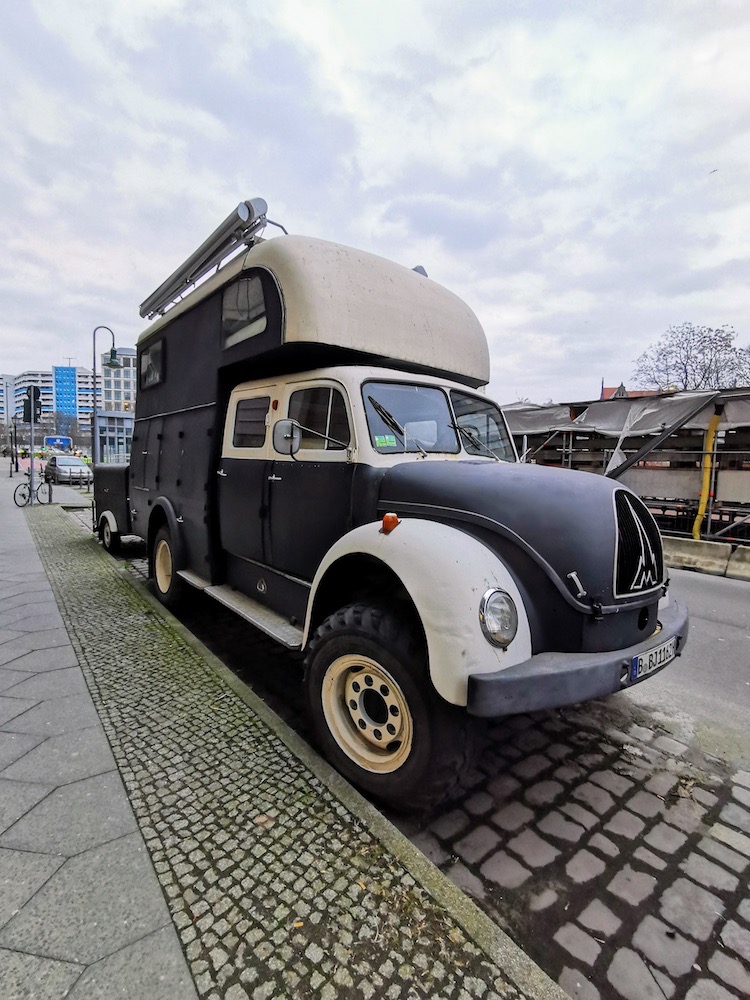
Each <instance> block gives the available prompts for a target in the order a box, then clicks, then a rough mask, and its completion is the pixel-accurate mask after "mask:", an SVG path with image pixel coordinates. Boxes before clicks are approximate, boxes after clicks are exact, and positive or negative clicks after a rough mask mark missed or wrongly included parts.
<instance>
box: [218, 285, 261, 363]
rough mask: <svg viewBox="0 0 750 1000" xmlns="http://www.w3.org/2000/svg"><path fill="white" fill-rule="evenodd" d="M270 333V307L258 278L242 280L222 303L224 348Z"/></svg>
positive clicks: (229, 290)
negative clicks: (267, 322)
mask: <svg viewBox="0 0 750 1000" xmlns="http://www.w3.org/2000/svg"><path fill="white" fill-rule="evenodd" d="M265 329H266V303H265V299H264V298H263V285H262V284H261V280H260V278H259V277H258V275H253V276H251V277H249V278H240V280H239V281H235V282H234V284H233V285H230V286H229V287H228V288H227V289H226V290H225V291H224V296H223V298H222V302H221V333H222V337H223V339H224V347H234V345H235V344H239V343H240V342H241V341H243V340H248V339H249V338H250V337H257V335H258V334H259V333H263V331H264V330H265Z"/></svg>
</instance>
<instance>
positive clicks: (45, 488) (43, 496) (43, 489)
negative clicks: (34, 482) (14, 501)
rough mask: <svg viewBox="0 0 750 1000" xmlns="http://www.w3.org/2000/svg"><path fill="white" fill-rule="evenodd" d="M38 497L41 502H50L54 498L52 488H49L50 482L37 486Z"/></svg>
mask: <svg viewBox="0 0 750 1000" xmlns="http://www.w3.org/2000/svg"><path fill="white" fill-rule="evenodd" d="M36 498H37V500H38V501H39V503H49V502H50V500H51V499H52V490H51V489H50V488H49V483H46V482H44V483H40V484H39V486H38V487H37V491H36Z"/></svg>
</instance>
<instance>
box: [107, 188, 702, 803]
mask: <svg viewBox="0 0 750 1000" xmlns="http://www.w3.org/2000/svg"><path fill="white" fill-rule="evenodd" d="M269 221H270V220H268V219H267V218H266V205H265V202H263V201H262V200H261V199H254V200H253V201H248V202H243V203H241V204H240V205H239V206H238V208H237V209H236V210H235V211H234V212H233V213H232V214H231V215H230V216H229V218H228V219H226V220H225V222H224V223H223V224H222V225H221V226H220V227H219V228H218V229H217V230H216V232H215V233H214V234H212V236H211V237H209V239H208V240H207V241H206V242H205V243H204V244H203V245H202V246H201V247H200V248H199V250H197V251H196V252H195V254H193V255H192V257H191V258H190V259H189V260H188V261H186V262H185V264H184V265H183V266H182V267H181V268H179V269H178V270H177V271H176V272H175V273H174V274H173V275H172V276H171V277H170V278H169V279H167V281H166V282H165V283H164V284H163V285H162V286H161V287H160V288H159V289H157V290H156V292H154V293H153V294H152V295H151V296H150V297H149V299H147V300H146V302H144V304H143V306H142V308H141V315H142V316H148V317H149V318H150V319H154V322H152V324H151V325H150V326H149V327H148V329H146V330H145V332H144V333H143V334H142V335H141V337H140V339H139V341H138V373H139V375H138V377H139V386H138V398H137V406H136V419H135V430H134V434H133V447H132V456H131V462H130V465H129V466H122V465H120V466H114V465H113V466H107V465H100V466H98V467H97V468H96V472H95V524H96V530H97V531H98V533H99V536H100V538H101V539H102V542H103V544H104V546H105V547H106V548H108V549H110V550H111V549H114V548H115V547H116V546H117V545H118V544H119V540H120V537H121V536H122V535H125V534H135V535H139V536H141V537H142V538H143V539H145V540H146V542H147V547H148V559H149V570H150V575H151V577H152V578H153V586H154V590H155V593H156V595H157V596H158V598H159V599H160V600H161V601H162V602H163V603H164V604H165V605H167V606H171V605H174V604H175V603H176V602H178V601H179V599H180V597H181V595H182V594H183V593H184V591H185V589H186V588H190V587H194V588H198V589H199V590H201V591H203V593H204V594H206V595H208V596H209V597H212V598H214V599H216V600H217V601H220V602H221V603H222V604H224V605H226V606H227V607H229V608H231V609H233V610H234V611H236V612H237V614H239V615H241V616H242V617H243V618H245V619H247V620H248V621H250V622H252V623H253V624H254V625H256V626H257V627H258V628H260V629H262V630H263V631H264V632H266V633H267V634H268V635H270V636H272V637H273V638H274V639H276V640H277V641H278V642H279V643H281V644H282V645H283V646H286V647H287V648H288V649H290V650H301V651H302V652H303V653H304V656H305V659H304V685H305V693H306V701H307V705H308V709H309V713H310V717H311V723H312V726H313V730H314V733H315V737H316V739H317V741H318V744H319V746H320V747H321V749H322V751H323V753H324V754H325V755H326V756H327V757H328V758H329V760H330V761H331V762H332V763H333V764H334V765H335V767H337V768H338V769H339V770H340V771H341V772H342V773H343V774H344V775H345V776H346V777H347V778H349V779H350V780H351V781H352V782H353V783H354V784H356V785H358V786H359V787H360V788H362V789H363V790H365V791H366V792H367V793H369V794H371V795H373V796H375V797H376V798H379V799H381V800H384V801H389V802H391V803H393V804H396V805H401V806H409V807H417V806H420V805H423V804H427V803H429V802H432V801H435V800H436V799H438V798H442V797H447V796H449V795H451V794H452V793H453V792H455V790H456V789H457V788H458V787H459V786H460V782H461V779H462V776H463V775H464V773H465V771H466V769H467V767H468V766H469V763H470V760H471V748H472V744H473V742H474V741H473V739H472V728H473V727H472V721H473V719H472V717H475V716H485V717H488V716H489V717H493V716H494V717H497V716H506V715H511V714H514V713H519V712H528V711H533V710H536V709H546V708H552V707H556V706H563V705H568V704H572V703H576V702H581V701H585V700H586V699H591V698H598V697H601V696H603V695H608V694H610V693H612V692H615V691H621V690H623V689H626V688H628V687H630V686H631V685H633V684H636V683H638V682H640V681H641V680H642V679H644V678H645V677H648V676H651V675H652V674H654V673H655V672H656V671H658V670H660V669H661V668H662V667H663V666H665V665H666V664H667V663H669V662H670V661H671V660H673V659H674V657H675V656H677V655H679V654H680V653H681V651H682V647H683V645H684V643H685V640H686V637H687V628H688V616H687V610H686V608H685V606H684V605H683V604H682V603H681V602H679V601H676V600H673V599H672V600H670V597H669V596H668V594H667V586H668V581H667V579H666V576H665V569H664V563H663V557H662V546H661V540H660V537H659V532H658V529H657V527H656V524H655V522H654V520H653V518H652V517H651V515H650V513H649V512H648V510H647V509H646V507H645V506H644V505H643V503H642V502H641V501H640V500H639V498H638V497H637V496H635V495H634V494H633V493H632V492H631V491H630V490H628V489H627V488H626V487H623V486H621V485H619V484H618V483H617V482H614V481H612V480H610V479H607V478H605V477H601V476H596V475H592V474H590V473H582V472H571V471H568V470H560V469H549V468H542V467H539V466H536V465H533V464H525V463H523V462H519V461H518V457H517V455H516V453H515V449H514V445H513V441H512V439H511V437H510V435H509V433H508V429H507V426H506V423H505V420H504V418H503V414H502V413H501V411H500V409H499V408H498V407H497V406H496V405H495V403H493V402H492V401H491V400H489V399H488V398H487V397H486V396H485V395H484V394H483V392H482V387H483V386H484V385H486V383H487V382H488V379H489V356H488V348H487V342H486V338H485V335H484V332H483V330H482V328H481V326H480V324H479V322H478V320H477V318H476V317H475V315H474V314H473V312H472V311H471V310H470V309H469V307H468V306H467V305H465V304H464V302H462V301H461V300H460V299H459V298H457V297H456V296H455V295H453V294H452V293H451V292H449V291H447V290H446V289H445V288H443V287H441V286H440V285H438V284H436V283H435V282H434V281H431V280H430V279H429V278H428V277H427V276H426V275H425V274H424V272H423V271H422V269H421V268H419V269H415V270H410V269H409V268H407V267H403V266H401V265H398V264H395V263H392V262H391V261H388V260H385V259H382V258H380V257H377V256H373V255H372V254H368V253H364V252H362V251H359V250H354V249H351V248H349V247H346V246H340V245H337V244H334V243H329V242H324V241H322V240H318V239H310V238H306V237H301V236H291V235H287V234H286V233H284V235H279V236H277V237H275V238H273V239H263V238H261V235H260V234H261V232H262V231H263V229H264V227H265V226H266V224H267V223H268V222H269ZM274 225H275V224H274ZM222 262H223V263H222ZM214 269H215V271H214V273H212V274H211V275H210V276H209V277H205V276H206V274H207V273H208V271H209V270H214ZM200 278H205V280H203V281H202V282H200V283H198V284H197V285H196V282H197V281H198V279H200ZM191 286H195V287H194V288H193V289H192V290H191V291H188V289H189V287H191ZM474 728H476V724H475V725H474Z"/></svg>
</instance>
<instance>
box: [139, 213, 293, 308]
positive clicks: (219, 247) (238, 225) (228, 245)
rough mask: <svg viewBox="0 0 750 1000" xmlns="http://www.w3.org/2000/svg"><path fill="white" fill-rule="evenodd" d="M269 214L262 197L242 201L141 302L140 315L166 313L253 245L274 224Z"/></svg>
mask: <svg viewBox="0 0 750 1000" xmlns="http://www.w3.org/2000/svg"><path fill="white" fill-rule="evenodd" d="M267 211H268V205H267V204H266V203H265V201H264V200H263V199H262V198H252V199H250V200H249V201H241V202H240V203H239V205H238V206H237V208H235V209H234V211H232V212H231V213H230V214H229V215H228V216H227V217H226V219H224V221H223V222H222V223H221V225H220V226H219V227H218V228H217V229H216V230H214V232H213V233H211V235H210V236H209V237H208V239H207V240H206V241H205V242H204V243H202V244H201V245H200V246H199V247H198V249H197V250H196V251H195V253H193V254H191V255H190V257H188V259H187V260H186V261H185V263H184V264H181V265H180V266H179V267H178V268H177V270H176V271H175V272H174V273H173V274H170V276H169V277H168V278H167V280H166V281H165V282H163V283H162V284H161V285H159V287H158V288H157V289H156V291H154V292H152V293H151V294H150V295H149V296H148V298H147V299H145V300H144V301H143V302H142V303H141V308H140V314H141V316H143V317H148V318H149V319H153V318H154V316H158V315H159V314H162V313H164V311H165V310H166V308H167V307H168V306H169V305H171V304H172V303H173V302H174V301H175V300H176V299H178V298H179V297H180V296H181V295H182V294H183V292H184V291H185V290H186V288H188V287H189V286H190V285H194V284H195V283H196V281H198V280H199V279H200V278H202V277H203V275H204V274H207V273H208V272H209V271H210V270H211V268H212V267H218V266H219V264H221V262H222V261H223V260H225V259H226V258H227V257H228V256H229V255H230V254H232V253H234V251H235V250H237V248H238V247H240V246H243V245H244V246H252V245H253V243H255V241H256V240H257V238H258V236H259V234H260V232H261V231H262V230H263V229H264V228H265V226H266V223H268V222H271V220H270V219H267V218H266V212H267ZM271 224H272V225H275V224H276V223H271Z"/></svg>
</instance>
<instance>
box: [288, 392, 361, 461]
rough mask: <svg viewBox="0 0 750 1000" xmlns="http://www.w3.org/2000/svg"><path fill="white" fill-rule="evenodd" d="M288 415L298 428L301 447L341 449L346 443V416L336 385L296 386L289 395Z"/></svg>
mask: <svg viewBox="0 0 750 1000" xmlns="http://www.w3.org/2000/svg"><path fill="white" fill-rule="evenodd" d="M289 416H290V417H291V418H292V419H293V420H296V421H297V423H298V424H299V425H300V427H301V428H302V444H301V447H302V448H303V449H304V448H309V449H317V450H318V451H342V450H343V449H345V448H347V447H348V446H349V441H350V431H349V418H348V417H347V415H346V404H345V403H344V397H343V396H342V395H341V393H340V392H339V391H338V389H334V388H332V387H330V386H315V387H314V388H312V389H298V390H297V391H296V392H293V393H292V395H291V397H290V399H289Z"/></svg>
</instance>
